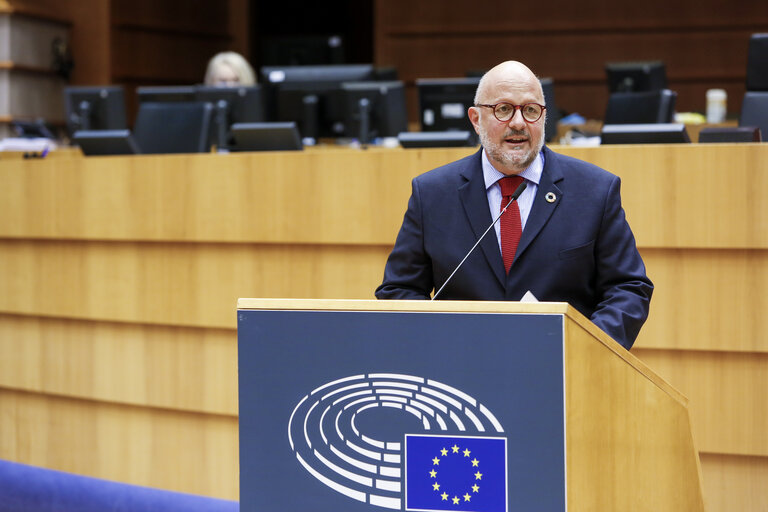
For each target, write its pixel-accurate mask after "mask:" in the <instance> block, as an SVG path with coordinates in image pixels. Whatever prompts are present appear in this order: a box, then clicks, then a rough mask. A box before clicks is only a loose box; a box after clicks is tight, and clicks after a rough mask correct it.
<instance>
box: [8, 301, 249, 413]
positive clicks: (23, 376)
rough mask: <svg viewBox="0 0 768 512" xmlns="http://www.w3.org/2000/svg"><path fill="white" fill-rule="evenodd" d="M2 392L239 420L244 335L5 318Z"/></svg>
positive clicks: (72, 321) (173, 328)
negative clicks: (240, 355) (240, 346)
mask: <svg viewBox="0 0 768 512" xmlns="http://www.w3.org/2000/svg"><path fill="white" fill-rule="evenodd" d="M0 387H4V388H7V389H17V390H24V391H29V392H36V393H41V394H50V395H64V396H68V397H71V398H83V399H90V400H96V401H101V402H114V403H121V404H126V405H136V406H144V407H150V408H164V409H174V410H178V411H188V412H204V413H208V414H223V415H228V416H237V333H236V331H235V330H234V329H193V328H177V327H168V326H153V325H143V324H128V323H110V322H91V321H80V320H65V319H59V318H47V317H31V316H14V315H0Z"/></svg>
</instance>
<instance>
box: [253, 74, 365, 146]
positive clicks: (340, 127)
mask: <svg viewBox="0 0 768 512" xmlns="http://www.w3.org/2000/svg"><path fill="white" fill-rule="evenodd" d="M375 79H376V72H375V69H374V67H373V65H372V64H344V65H327V66H321V65H318V66H264V67H262V68H261V80H262V84H264V85H265V87H266V91H265V97H266V102H267V118H268V119H270V120H273V121H282V122H291V121H293V122H295V123H297V124H298V125H299V129H300V131H301V135H302V137H303V138H304V140H305V143H309V144H311V143H313V141H316V140H317V139H318V138H320V137H341V136H343V135H344V124H343V115H344V109H343V105H342V98H341V94H340V88H341V84H342V83H344V82H352V81H364V80H375Z"/></svg>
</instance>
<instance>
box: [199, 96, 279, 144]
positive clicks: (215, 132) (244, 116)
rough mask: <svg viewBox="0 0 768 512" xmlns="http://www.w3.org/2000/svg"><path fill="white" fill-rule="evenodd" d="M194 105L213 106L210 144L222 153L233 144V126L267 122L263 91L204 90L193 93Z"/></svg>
mask: <svg viewBox="0 0 768 512" xmlns="http://www.w3.org/2000/svg"><path fill="white" fill-rule="evenodd" d="M195 96H196V98H197V101H203V102H208V103H211V104H213V109H214V110H213V112H214V114H213V120H212V121H213V122H212V123H211V143H214V144H216V145H217V147H219V148H220V149H224V148H226V147H228V146H229V145H230V143H231V142H232V140H231V138H232V136H231V132H230V127H231V126H232V125H233V124H235V123H260V122H263V121H265V120H266V116H265V115H264V98H263V95H262V88H261V87H260V86H258V85H254V86H250V87H206V86H199V87H197V89H196V91H195Z"/></svg>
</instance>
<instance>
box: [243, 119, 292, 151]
mask: <svg viewBox="0 0 768 512" xmlns="http://www.w3.org/2000/svg"><path fill="white" fill-rule="evenodd" d="M232 135H233V137H234V141H235V143H234V145H233V147H232V150H233V151H295V150H300V149H304V147H303V145H302V143H301V137H299V129H298V127H297V126H296V123H279V122H278V123H236V124H233V125H232Z"/></svg>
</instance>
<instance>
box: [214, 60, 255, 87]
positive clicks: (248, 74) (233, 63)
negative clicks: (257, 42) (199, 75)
mask: <svg viewBox="0 0 768 512" xmlns="http://www.w3.org/2000/svg"><path fill="white" fill-rule="evenodd" d="M221 66H229V67H230V68H231V69H232V70H233V71H234V72H235V75H237V79H238V83H239V85H245V86H249V85H254V84H256V73H254V72H253V68H252V67H251V65H250V64H248V61H247V60H245V58H244V57H243V56H242V55H240V54H239V53H236V52H221V53H217V54H216V55H214V56H213V58H211V60H210V61H208V68H207V69H206V70H205V85H216V83H215V77H216V71H217V70H218V69H219V68H220V67H221Z"/></svg>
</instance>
